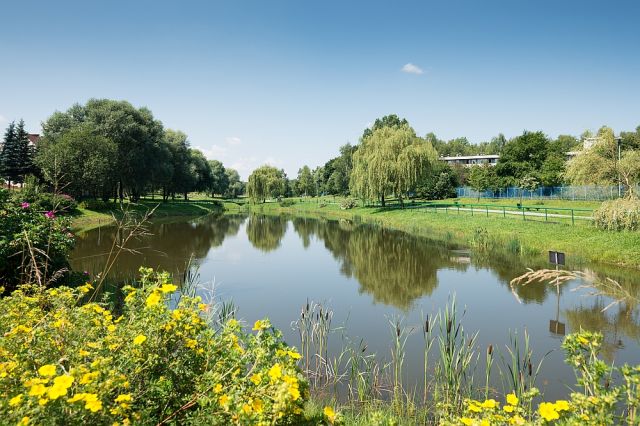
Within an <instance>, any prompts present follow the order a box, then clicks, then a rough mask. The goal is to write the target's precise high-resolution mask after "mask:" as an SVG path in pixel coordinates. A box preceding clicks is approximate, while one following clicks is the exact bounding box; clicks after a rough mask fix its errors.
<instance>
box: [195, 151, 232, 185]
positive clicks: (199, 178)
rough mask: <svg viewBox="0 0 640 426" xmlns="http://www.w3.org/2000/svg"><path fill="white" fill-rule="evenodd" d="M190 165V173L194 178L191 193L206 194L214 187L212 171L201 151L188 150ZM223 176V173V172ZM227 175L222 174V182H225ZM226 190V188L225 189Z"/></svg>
mask: <svg viewBox="0 0 640 426" xmlns="http://www.w3.org/2000/svg"><path fill="white" fill-rule="evenodd" d="M189 154H190V159H189V160H190V163H191V173H193V175H194V176H195V179H194V185H193V188H191V190H192V191H197V192H206V191H208V190H209V189H210V188H211V187H212V186H213V185H214V176H213V171H212V170H211V166H210V163H209V162H208V161H207V158H206V157H205V156H204V154H203V153H202V151H200V150H198V149H190V150H189ZM223 174H224V172H223ZM226 179H227V175H226V174H224V180H225V182H226ZM225 189H226V188H225Z"/></svg>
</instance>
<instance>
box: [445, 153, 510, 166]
mask: <svg viewBox="0 0 640 426" xmlns="http://www.w3.org/2000/svg"><path fill="white" fill-rule="evenodd" d="M499 158H500V156H499V155H497V154H490V155H458V156H455V157H440V160H441V161H445V162H446V163H447V164H449V165H450V166H453V165H455V164H461V165H463V166H465V167H471V166H475V165H484V164H488V165H490V166H495V165H496V164H497V163H498V159H499Z"/></svg>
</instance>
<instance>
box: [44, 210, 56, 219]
mask: <svg viewBox="0 0 640 426" xmlns="http://www.w3.org/2000/svg"><path fill="white" fill-rule="evenodd" d="M44 215H45V216H46V217H47V218H48V219H55V218H56V215H55V214H53V212H52V211H48V212H46V213H45V214H44Z"/></svg>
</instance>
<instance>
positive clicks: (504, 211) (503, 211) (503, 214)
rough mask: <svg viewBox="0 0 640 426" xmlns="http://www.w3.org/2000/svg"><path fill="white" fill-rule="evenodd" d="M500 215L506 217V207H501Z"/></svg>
mask: <svg viewBox="0 0 640 426" xmlns="http://www.w3.org/2000/svg"><path fill="white" fill-rule="evenodd" d="M502 217H507V208H506V207H503V208H502Z"/></svg>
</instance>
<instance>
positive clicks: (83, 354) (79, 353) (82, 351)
mask: <svg viewBox="0 0 640 426" xmlns="http://www.w3.org/2000/svg"><path fill="white" fill-rule="evenodd" d="M78 355H80V356H87V355H89V351H85V350H84V349H80V350H79V351H78Z"/></svg>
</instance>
